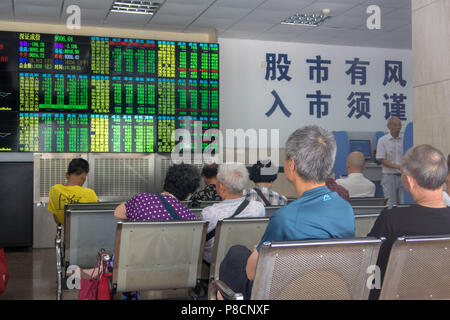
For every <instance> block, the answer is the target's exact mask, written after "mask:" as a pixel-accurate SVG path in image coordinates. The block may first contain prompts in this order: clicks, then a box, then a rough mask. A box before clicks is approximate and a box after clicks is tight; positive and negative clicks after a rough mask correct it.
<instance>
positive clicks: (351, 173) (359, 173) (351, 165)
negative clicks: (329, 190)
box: [336, 151, 375, 198]
mask: <svg viewBox="0 0 450 320" xmlns="http://www.w3.org/2000/svg"><path fill="white" fill-rule="evenodd" d="M365 165H366V160H365V159H364V155H363V154H362V153H361V152H359V151H354V152H352V153H350V154H349V155H348V157H347V162H346V167H347V173H348V178H346V179H337V180H336V183H337V184H339V185H341V186H343V187H344V188H345V189H347V190H348V193H349V195H350V198H356V197H374V196H375V184H374V183H373V182H372V181H370V180H369V179H367V178H366V177H364V175H363V171H364V167H365Z"/></svg>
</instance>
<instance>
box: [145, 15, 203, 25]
mask: <svg viewBox="0 0 450 320" xmlns="http://www.w3.org/2000/svg"><path fill="white" fill-rule="evenodd" d="M193 20H194V18H193V17H191V16H173V15H165V14H156V15H155V16H154V17H153V18H152V20H150V23H152V24H166V25H167V24H168V25H174V26H184V27H186V26H187V25H189V24H190V23H191V22H192V21H193Z"/></svg>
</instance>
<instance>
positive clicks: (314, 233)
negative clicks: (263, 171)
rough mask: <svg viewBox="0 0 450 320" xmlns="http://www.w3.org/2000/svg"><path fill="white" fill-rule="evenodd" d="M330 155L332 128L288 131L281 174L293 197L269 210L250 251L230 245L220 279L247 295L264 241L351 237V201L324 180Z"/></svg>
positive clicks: (333, 143) (333, 144) (330, 163)
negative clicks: (293, 188) (294, 196)
mask: <svg viewBox="0 0 450 320" xmlns="http://www.w3.org/2000/svg"><path fill="white" fill-rule="evenodd" d="M335 156H336V141H335V140H334V136H333V134H332V133H331V132H329V131H326V130H324V129H322V128H320V127H318V126H306V127H302V128H300V129H298V130H296V131H295V132H294V133H292V134H291V135H290V136H289V138H288V140H287V142H286V160H285V161H284V174H285V176H286V178H287V180H288V181H289V182H290V183H291V184H293V186H294V187H295V190H296V191H297V196H298V199H297V200H295V201H293V202H292V203H290V204H289V205H287V206H284V207H281V208H280V209H279V210H278V211H276V212H275V213H274V214H273V216H272V217H271V219H270V222H269V224H268V226H267V229H266V231H265V233H264V235H263V237H262V239H261V241H260V242H259V244H257V245H255V247H254V248H253V252H250V250H248V249H247V248H245V247H243V246H234V247H231V248H230V251H229V252H228V253H227V256H226V257H225V259H224V261H223V262H222V264H221V266H220V270H219V278H220V280H222V281H223V282H224V283H225V284H227V285H228V286H229V287H230V288H231V289H233V290H234V291H235V292H241V293H243V295H244V298H246V299H249V298H250V293H251V288H252V281H253V279H254V277H255V271H256V263H257V260H258V256H259V250H260V248H261V245H262V243H263V242H266V241H270V242H273V241H290V240H307V239H328V238H352V237H354V235H355V233H354V231H355V224H354V223H355V218H354V215H353V209H352V207H351V206H350V204H349V203H348V202H347V201H345V200H344V199H343V198H341V197H340V196H339V195H338V194H337V193H336V192H332V191H330V190H329V189H328V188H327V187H326V184H325V181H326V180H327V178H328V177H330V176H331V171H332V169H333V165H334V159H335ZM218 297H219V298H220V296H219V295H218Z"/></svg>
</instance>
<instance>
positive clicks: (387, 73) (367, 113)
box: [265, 53, 407, 120]
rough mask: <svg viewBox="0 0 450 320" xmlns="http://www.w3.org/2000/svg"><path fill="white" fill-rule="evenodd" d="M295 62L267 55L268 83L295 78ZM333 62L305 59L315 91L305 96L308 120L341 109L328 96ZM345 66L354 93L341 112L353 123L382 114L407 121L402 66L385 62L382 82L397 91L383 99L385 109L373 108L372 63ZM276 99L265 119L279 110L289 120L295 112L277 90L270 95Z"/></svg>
mask: <svg viewBox="0 0 450 320" xmlns="http://www.w3.org/2000/svg"><path fill="white" fill-rule="evenodd" d="M293 63H294V62H293V61H292V60H289V56H288V54H286V53H266V74H265V80H266V81H278V82H283V81H285V82H289V81H291V80H292V79H293V78H294V77H296V76H304V75H295V74H289V68H290V67H291V66H292V64H293ZM332 63H337V62H333V61H332V60H331V59H326V58H323V57H322V56H321V55H317V56H315V57H313V58H308V59H306V64H307V66H308V70H309V73H308V74H307V75H306V76H307V77H308V80H309V81H312V82H314V86H315V90H314V91H312V92H308V93H307V94H306V100H307V104H306V105H307V106H308V108H309V116H311V117H316V118H317V119H320V118H323V117H327V116H328V115H329V111H330V108H341V107H340V106H342V105H344V103H343V102H341V101H339V102H334V101H333V100H332V94H331V93H330V92H328V90H329V86H327V81H328V80H329V77H330V71H329V67H330V65H332ZM343 63H345V65H346V69H347V70H346V71H345V74H344V75H343V77H345V78H347V79H346V81H349V83H350V84H351V87H352V90H351V91H350V92H348V94H346V97H347V101H345V105H346V109H345V110H342V112H345V113H346V116H347V117H348V118H350V119H356V120H358V119H370V118H371V117H372V114H373V113H379V112H383V115H384V118H385V119H388V118H389V117H391V116H395V117H398V118H399V119H400V120H407V117H406V104H405V100H407V96H406V95H405V92H404V91H403V90H402V89H405V87H406V84H407V81H406V80H404V79H403V62H402V61H395V60H385V61H384V79H377V81H378V80H379V81H380V82H381V83H382V85H383V86H384V88H385V89H386V91H387V90H388V88H390V89H392V88H394V89H395V90H398V91H397V92H395V93H391V94H389V93H387V92H386V93H385V94H384V95H383V97H382V98H383V101H384V103H383V105H375V106H374V105H371V98H372V95H371V90H370V87H369V86H368V84H367V82H368V77H370V74H369V75H368V73H367V67H368V66H370V65H371V63H370V61H364V60H363V59H361V58H359V57H355V58H353V59H349V60H345V61H343ZM271 94H272V96H273V99H274V100H273V101H274V102H273V104H272V106H271V107H270V108H269V110H268V111H267V112H266V113H265V115H266V117H270V116H272V114H273V113H274V112H275V111H276V110H277V109H278V108H279V109H280V110H281V111H282V112H283V114H284V115H285V116H286V117H290V116H291V115H292V113H293V112H295V110H294V106H287V105H285V104H284V102H283V97H281V96H280V95H279V94H278V92H277V91H276V90H272V92H271Z"/></svg>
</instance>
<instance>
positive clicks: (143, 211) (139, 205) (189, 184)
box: [114, 164, 200, 221]
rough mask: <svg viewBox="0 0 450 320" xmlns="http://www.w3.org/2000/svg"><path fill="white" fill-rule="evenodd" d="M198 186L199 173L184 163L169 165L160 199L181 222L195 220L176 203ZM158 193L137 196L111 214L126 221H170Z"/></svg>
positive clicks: (169, 215)
mask: <svg viewBox="0 0 450 320" xmlns="http://www.w3.org/2000/svg"><path fill="white" fill-rule="evenodd" d="M199 185H200V172H199V171H198V169H197V168H196V167H194V166H191V165H187V164H178V165H173V166H172V167H170V168H169V170H168V171H167V175H166V179H165V181H164V191H163V192H162V194H161V196H162V197H163V198H164V199H165V200H166V201H167V202H168V203H169V204H170V205H171V206H172V207H173V209H174V210H175V212H176V213H177V215H178V216H179V218H180V219H181V220H195V219H196V217H195V215H194V214H193V213H192V212H191V211H190V210H189V209H188V208H186V207H185V206H184V205H183V204H181V202H180V201H182V200H185V199H186V198H187V197H188V195H189V194H191V193H193V192H194V191H195V190H196V189H197V188H198V187H199ZM159 196H160V195H159V194H149V193H140V194H137V195H135V196H134V197H132V198H131V199H130V200H128V201H127V202H125V203H122V204H121V205H119V206H118V207H117V208H116V210H115V211H114V216H115V217H116V218H118V219H122V220H129V221H164V220H173V217H172V215H171V214H170V213H169V212H168V211H167V210H166V207H165V205H164V203H163V202H162V201H161V199H160V197H159Z"/></svg>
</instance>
